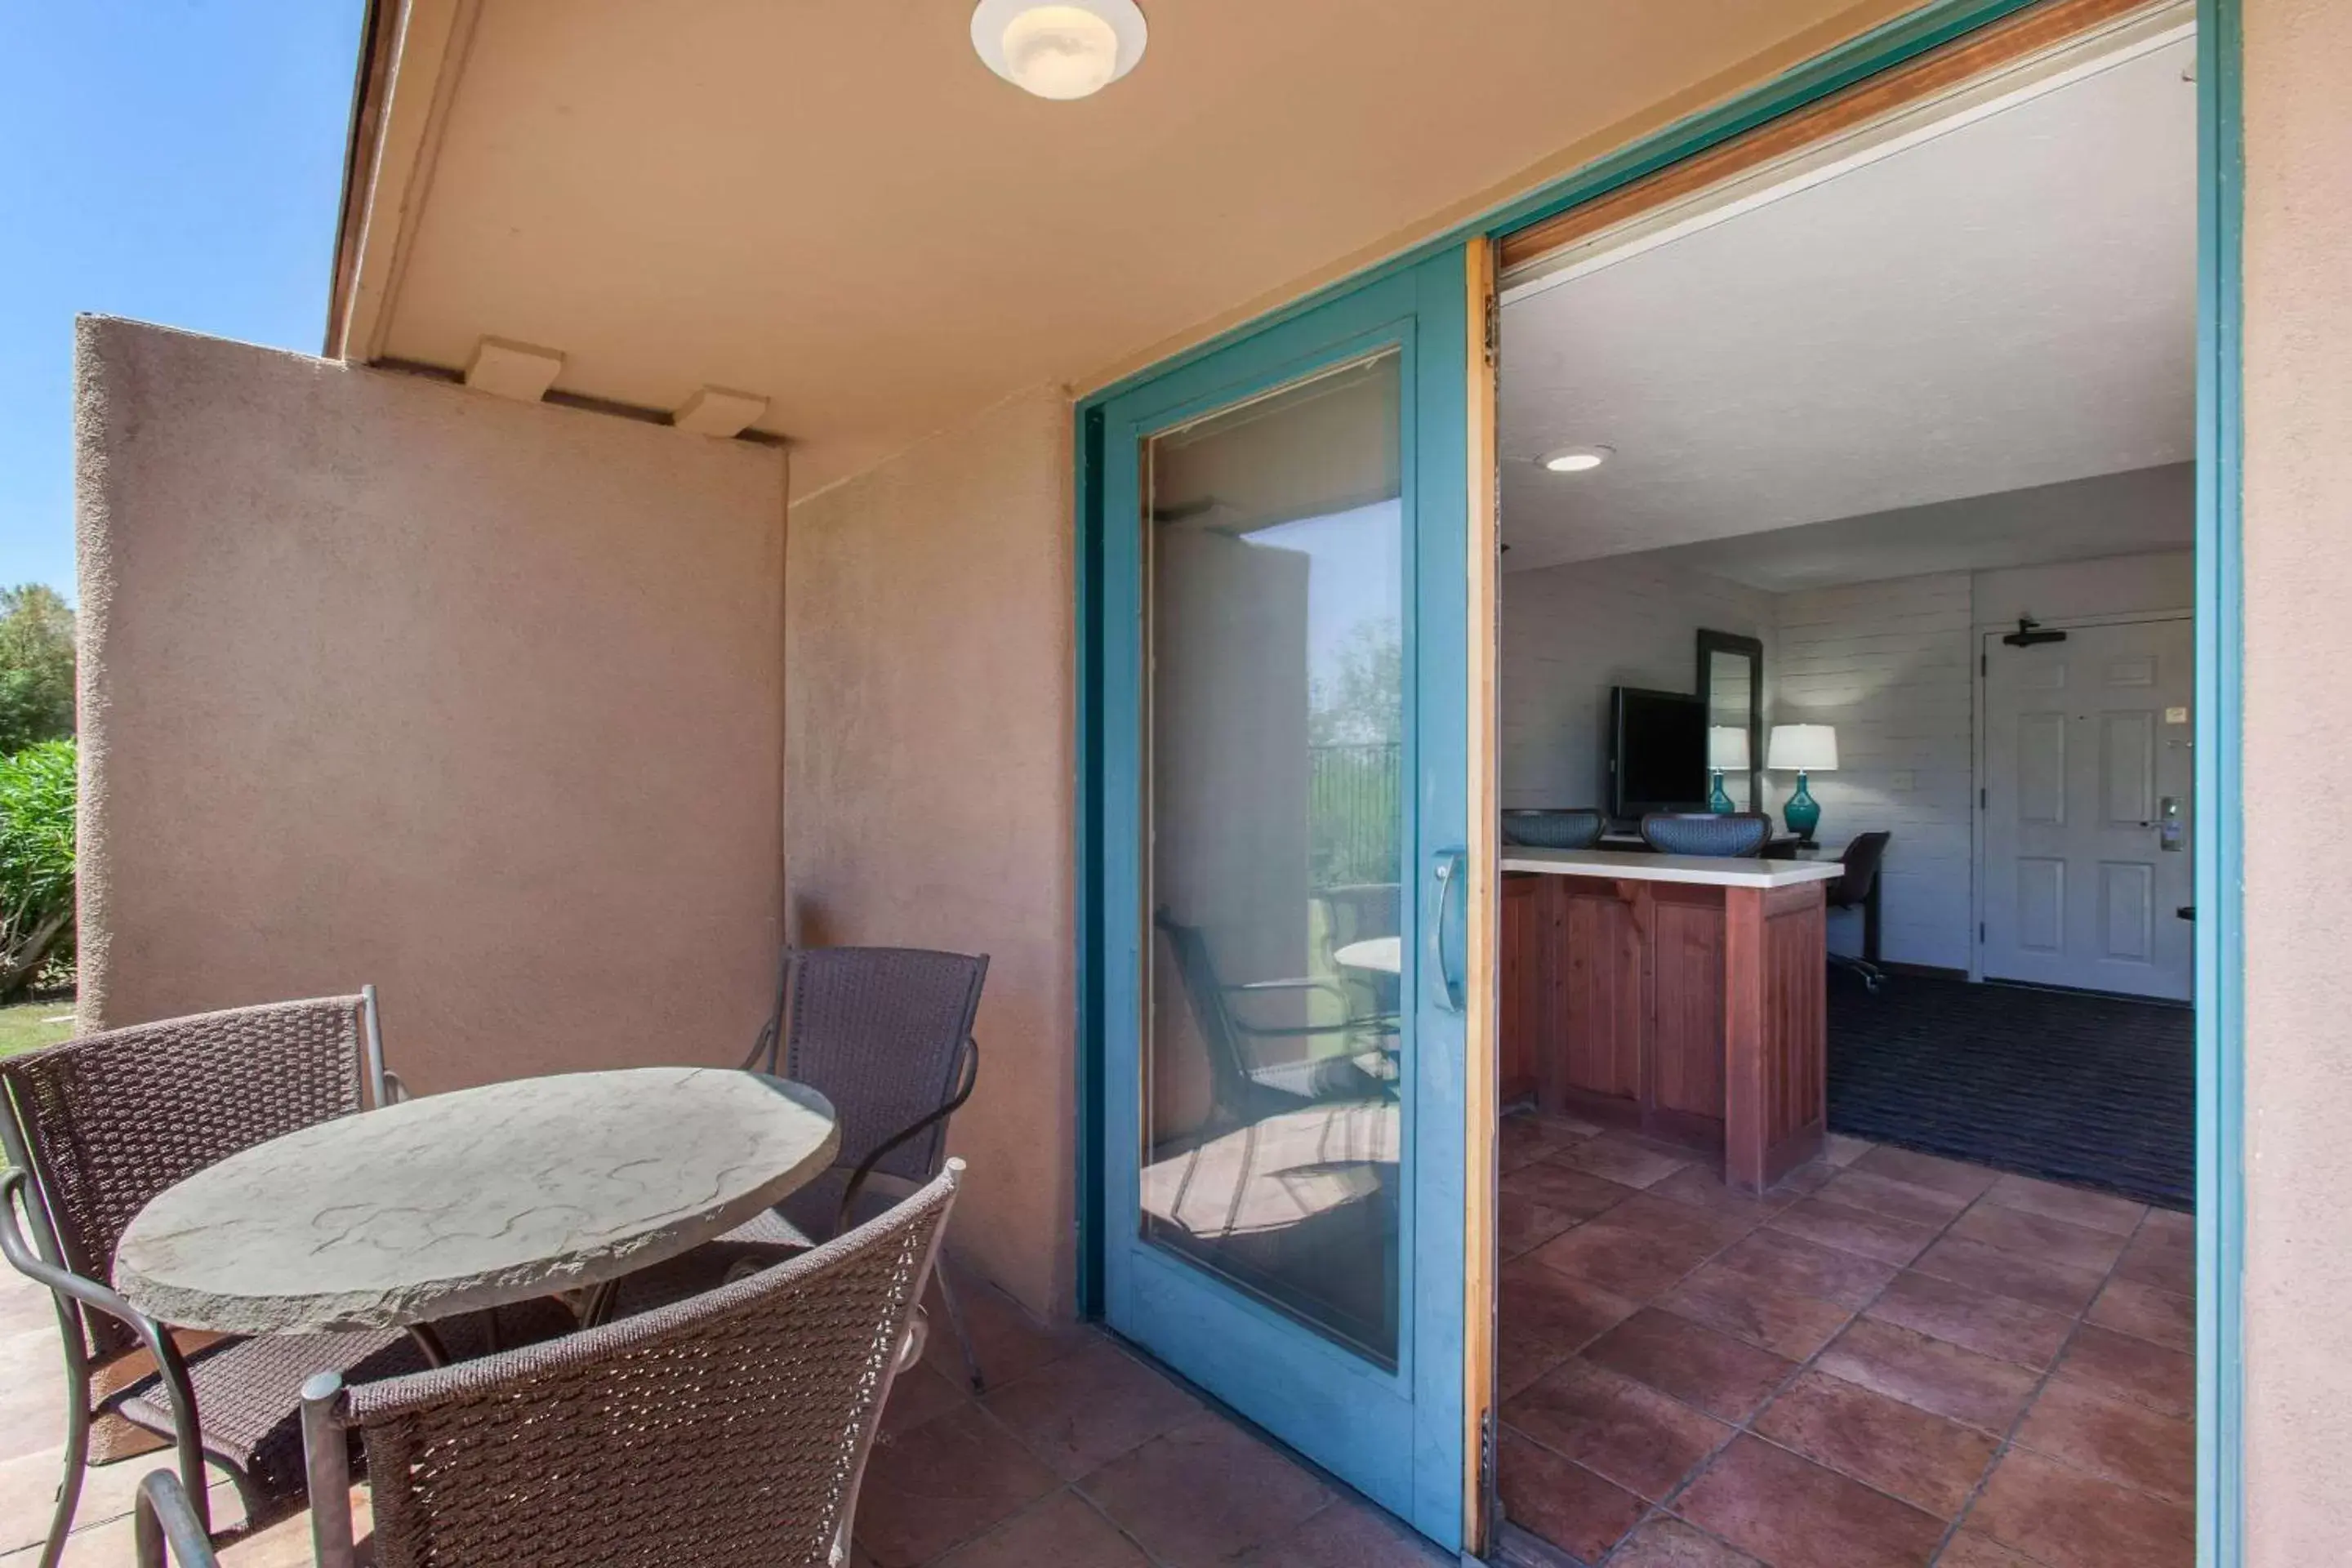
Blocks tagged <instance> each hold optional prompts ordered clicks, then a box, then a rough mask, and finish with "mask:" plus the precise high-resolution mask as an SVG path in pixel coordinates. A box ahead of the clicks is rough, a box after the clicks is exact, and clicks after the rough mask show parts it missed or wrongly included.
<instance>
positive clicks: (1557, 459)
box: [1536, 447, 1615, 474]
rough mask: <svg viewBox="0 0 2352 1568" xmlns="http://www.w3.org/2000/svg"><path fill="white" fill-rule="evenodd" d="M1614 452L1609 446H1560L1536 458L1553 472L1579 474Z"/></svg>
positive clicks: (1605, 460)
mask: <svg viewBox="0 0 2352 1568" xmlns="http://www.w3.org/2000/svg"><path fill="white" fill-rule="evenodd" d="M1614 453H1615V448H1614V447H1561V448H1560V449H1559V451H1557V452H1546V453H1545V454H1544V455H1543V456H1542V457H1540V458H1537V459H1536V461H1537V462H1538V463H1541V464H1542V465H1543V466H1544V467H1545V468H1549V469H1550V470H1551V471H1552V472H1553V473H1555V474H1580V473H1583V472H1585V471H1587V470H1588V469H1591V468H1599V467H1600V466H1601V464H1603V463H1605V462H1607V461H1608V460H1609V459H1610V458H1611V457H1612V456H1613V455H1614Z"/></svg>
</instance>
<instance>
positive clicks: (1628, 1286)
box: [1498, 1113, 2196, 1568]
mask: <svg viewBox="0 0 2352 1568" xmlns="http://www.w3.org/2000/svg"><path fill="white" fill-rule="evenodd" d="M1604 1138H1605V1139H1607V1140H1609V1142H1610V1147H1609V1148H1607V1149H1606V1150H1605V1151H1599V1152H1595V1151H1591V1150H1589V1149H1588V1148H1586V1147H1585V1143H1584V1141H1586V1140H1591V1141H1592V1142H1598V1141H1599V1140H1601V1139H1604ZM1628 1142H1629V1139H1628V1137H1627V1135H1626V1134H1623V1133H1595V1132H1594V1131H1592V1130H1591V1128H1590V1126H1589V1125H1588V1124H1585V1123H1581V1122H1577V1121H1573V1120H1561V1121H1551V1120H1549V1119H1546V1118H1541V1117H1538V1116H1534V1115H1532V1114H1528V1113H1521V1114H1518V1115H1515V1116H1512V1117H1509V1118H1507V1119H1506V1123H1505V1132H1504V1147H1505V1148H1506V1149H1507V1150H1509V1151H1512V1152H1513V1153H1512V1157H1511V1158H1510V1159H1508V1160H1507V1161H1506V1166H1507V1169H1506V1173H1505V1175H1504V1177H1503V1203H1504V1205H1505V1208H1506V1213H1507V1224H1506V1226H1504V1227H1503V1228H1504V1234H1505V1239H1504V1242H1503V1247H1504V1252H1505V1262H1504V1264H1503V1266H1502V1272H1501V1279H1502V1288H1501V1294H1502V1317H1501V1321H1500V1323H1499V1325H1498V1333H1499V1340H1500V1344H1501V1347H1502V1353H1501V1361H1502V1382H1501V1393H1502V1395H1503V1409H1502V1420H1503V1434H1502V1443H1501V1449H1500V1459H1501V1463H1500V1477H1499V1480H1500V1489H1501V1492H1502V1496H1503V1502H1504V1509H1505V1511H1506V1513H1507V1516H1508V1517H1509V1518H1510V1519H1511V1521H1513V1522H1514V1523H1515V1524H1517V1525H1518V1526H1519V1527H1521V1528H1522V1529H1526V1530H1528V1531H1531V1532H1533V1533H1535V1534H1537V1535H1538V1536H1540V1537H1541V1538H1542V1539H1543V1540H1544V1541H1546V1542H1548V1543H1549V1545H1550V1546H1551V1547H1552V1548H1553V1549H1555V1550H1556V1551H1558V1552H1565V1553H1567V1554H1568V1556H1569V1558H1570V1560H1571V1561H1573V1562H1576V1563H1585V1564H1591V1565H1602V1564H1605V1565H1606V1568H1759V1565H1760V1568H1848V1565H1852V1568H1882V1565H1884V1568H1895V1565H1899V1564H1921V1565H1925V1564H1928V1563H1934V1564H1937V1568H2167V1565H2168V1564H2186V1563H2189V1562H2190V1561H2191V1560H2192V1559H2193V1558H2194V1556H2195V1538H2196V1529H2195V1518H2194V1514H2193V1511H2192V1509H2191V1507H2190V1506H2189V1499H2190V1497H2191V1493H2192V1468H2193V1463H2194V1449H2195V1431H2194V1427H2193V1426H2192V1424H2191V1416H2192V1415H2193V1401H2194V1396H2195V1388H2196V1368H2195V1363H2194V1362H2193V1360H2192V1359H2191V1357H2190V1355H2189V1353H2188V1352H2189V1350H2190V1348H2191V1345H2190V1339H2189V1336H2190V1335H2191V1333H2192V1332H2193V1329H2194V1323H2195V1310H2194V1306H2195V1304H2194V1301H2193V1300H2192V1299H2191V1297H2190V1295H2189V1291H2190V1290H2192V1289H2193V1288H2194V1285H2193V1281H2194V1278H2195V1273H2194V1260H2193V1256H2192V1252H2193V1246H2194V1235H2195V1231H2194V1226H2193V1225H2192V1223H2191V1222H2190V1221H2189V1218H2188V1216H2186V1215H2175V1214H2169V1213H2167V1212H2165V1211H2162V1210H2149V1209H2147V1208H2146V1207H2145V1206H2144V1205H2139V1204H2136V1203H2131V1202H2128V1201H2126V1200H2124V1199H2120V1198H2116V1197H2111V1196H2108V1195H2106V1194H2098V1193H2086V1192H2079V1191H2076V1190H2074V1189H2073V1188H2069V1187H2061V1186H2054V1185H2053V1184H2049V1183H2046V1182H2037V1181H2032V1180H2030V1179H2028V1178H2026V1177H2021V1176H2014V1175H2003V1174H2001V1173H1999V1172H1995V1171H1991V1170H1987V1169H1984V1168H1982V1167H1980V1166H1974V1165H1968V1164H1963V1163H1959V1162H1957V1161H1952V1160H1944V1159H1939V1158H1937V1157H1936V1156H1934V1155H1929V1154H1918V1153H1913V1152H1909V1151H1907V1150H1901V1149H1894V1148H1887V1147H1874V1146H1872V1145H1870V1144H1867V1143H1864V1142H1861V1141H1860V1140H1856V1139H1851V1138H1832V1140H1831V1147H1830V1150H1829V1152H1828V1156H1827V1157H1826V1158H1825V1159H1823V1160H1822V1161H1820V1162H1817V1163H1815V1164H1813V1165H1811V1166H1808V1167H1806V1168H1804V1169H1803V1170H1801V1171H1799V1172H1796V1173H1792V1175H1791V1177H1790V1180H1789V1181H1787V1182H1785V1183H1783V1184H1782V1185H1781V1186H1780V1188H1778V1189H1776V1190H1775V1191H1773V1192H1771V1193H1769V1194H1765V1195H1764V1196H1762V1197H1760V1198H1754V1197H1743V1196H1741V1195H1739V1194H1735V1193H1732V1192H1731V1191H1729V1189H1727V1187H1725V1186H1724V1184H1723V1183H1722V1180H1721V1177H1720V1176H1719V1175H1718V1174H1717V1173H1716V1172H1715V1171H1714V1170H1712V1169H1710V1168H1709V1166H1708V1165H1707V1163H1705V1162H1696V1163H1694V1162H1692V1161H1691V1160H1690V1159H1689V1157H1688V1156H1686V1155H1685V1156H1680V1157H1679V1159H1680V1162H1681V1163H1679V1165H1678V1166H1677V1167H1676V1168H1675V1169H1673V1170H1672V1171H1665V1170H1664V1169H1663V1168H1662V1167H1663V1166H1664V1164H1666V1163H1672V1162H1674V1161H1675V1159H1676V1158H1677V1156H1675V1155H1673V1154H1671V1153H1670V1152H1668V1151H1667V1150H1666V1149H1665V1147H1664V1146H1663V1145H1659V1146H1657V1147H1656V1148H1655V1149H1654V1151H1653V1152H1655V1153H1656V1154H1657V1155H1658V1156H1659V1158H1658V1160H1656V1161H1654V1162H1650V1163H1643V1162H1642V1161H1639V1160H1636V1159H1634V1158H1633V1157H1632V1155H1630V1154H1629V1153H1628V1152H1627V1150H1626V1148H1625V1145H1626V1144H1627V1143H1628ZM1630 1142H1635V1143H1638V1142H1639V1141H1638V1140H1631V1141H1630ZM1610 1171H1614V1172H1618V1173H1622V1174H1623V1175H1625V1176H1636V1177H1639V1178H1642V1179H1640V1180H1637V1181H1628V1180H1619V1181H1618V1182H1617V1183H1616V1184H1615V1185H1616V1188H1617V1191H1616V1194H1615V1197H1614V1199H1613V1201H1612V1199H1611V1198H1610V1196H1609V1194H1606V1193H1603V1192H1599V1191H1596V1190H1595V1189H1594V1188H1593V1187H1592V1186H1591V1181H1592V1180H1593V1179H1595V1173H1601V1172H1610ZM1568 1175H1572V1176H1574V1177H1577V1178H1580V1179H1579V1180H1577V1181H1575V1182H1573V1183H1569V1182H1565V1181H1564V1180H1563V1176H1568ZM1564 1192H1572V1193H1573V1194H1575V1197H1576V1200H1577V1201H1576V1211H1575V1212H1574V1213H1572V1214H1571V1213H1567V1212H1563V1211H1559V1210H1555V1209H1553V1208H1551V1207H1550V1206H1549V1205H1548V1204H1547V1197H1548V1195H1549V1194H1559V1193H1564ZM1677 1205H1678V1206H1677ZM1547 1276H1549V1278H1547Z"/></svg>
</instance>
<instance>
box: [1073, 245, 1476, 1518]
mask: <svg viewBox="0 0 2352 1568" xmlns="http://www.w3.org/2000/svg"><path fill="white" fill-rule="evenodd" d="M1464 266H1465V258H1464V257H1463V255H1462V254H1461V253H1460V252H1458V251H1456V252H1452V253H1449V254H1448V255H1446V256H1444V257H1441V258H1437V259H1435V260H1433V261H1431V262H1428V263H1425V264H1423V265H1422V266H1420V267H1417V268H1412V269H1411V270H1409V271H1405V272H1402V273H1398V274H1395V275H1392V276H1390V277H1388V278H1384V279H1381V280H1379V281H1377V282H1374V283H1371V284H1369V285H1367V286H1364V287H1362V288H1360V289H1356V290H1354V291H1351V292H1349V293H1348V294H1347V295H1345V296H1343V297H1341V298H1339V299H1338V300H1332V301H1329V302H1327V303H1325V304H1322V305H1320V306H1318V307H1316V308H1314V309H1312V310H1307V311H1306V312H1303V313H1301V314H1298V315H1296V316H1293V317H1291V318H1289V319H1287V320H1286V321H1282V322H1281V323H1279V324H1277V325H1276V326H1273V327H1269V328H1267V329H1265V330H1264V331H1260V332H1258V333H1256V334H1255V335H1253V336H1251V337H1249V338H1248V339H1246V340H1244V341H1243V342H1239V343H1236V344H1234V345H1231V346H1228V347H1225V348H1223V349H1222V350H1220V351H1218V352H1216V353H1213V354H1211V355H1208V356H1205V357H1202V358H1200V359H1196V360H1193V361H1192V362H1190V363H1186V364H1184V365H1182V366H1181V367H1180V368H1178V369H1176V370H1173V371H1171V372H1169V373H1167V374H1164V375H1161V376H1160V377H1157V378H1155V379H1153V380H1152V381H1150V382H1149V383H1147V384H1143V385H1141V386H1139V387H1136V388H1134V389H1131V390H1129V391H1128V392H1126V393H1124V394H1122V395H1118V396H1117V397H1115V398H1113V399H1111V400H1110V401H1109V402H1108V403H1107V404H1106V405H1105V406H1104V447H1103V459H1102V461H1103V467H1102V474H1103V483H1104V496H1103V507H1104V516H1105V519H1106V521H1107V525H1106V531H1105V536H1104V594H1103V603H1104V607H1105V612H1106V626H1108V627H1109V628H1111V630H1109V631H1108V633H1107V634H1106V637H1105V643H1106V648H1105V654H1104V663H1103V670H1104V679H1105V682H1106V686H1105V689H1106V695H1107V700H1106V708H1107V710H1108V713H1109V714H1110V715H1111V716H1112V717H1111V718H1110V720H1109V721H1108V722H1107V724H1106V726H1105V743H1106V753H1107V754H1106V757H1105V785H1104V795H1103V801H1104V822H1105V837H1106V849H1105V854H1104V862H1105V869H1106V873H1107V874H1106V879H1105V880H1106V883H1107V886H1106V888H1105V889H1104V899H1105V902H1104V908H1106V909H1107V910H1114V911H1118V913H1117V914H1116V915H1114V916H1112V917H1110V919H1109V920H1108V922H1107V923H1108V931H1109V936H1110V940H1109V941H1108V942H1106V944H1105V945H1106V954H1107V972H1106V975H1105V982H1106V984H1105V1004H1106V1006H1105V1016H1106V1017H1107V1018H1108V1026H1107V1028H1106V1038H1107V1046H1106V1056H1107V1060H1106V1062H1105V1072H1104V1085H1105V1089H1106V1105H1107V1112H1106V1116H1105V1123H1104V1132H1105V1137H1104V1149H1105V1152H1104V1155H1103V1160H1104V1169H1103V1171H1102V1172H1101V1180H1102V1183H1103V1193H1104V1220H1103V1225H1104V1231H1105V1238H1104V1249H1103V1259H1104V1283H1105V1297H1106V1300H1105V1308H1106V1315H1107V1317H1108V1321H1109V1322H1110V1324H1111V1326H1112V1327H1113V1328H1114V1329H1116V1330H1118V1331H1119V1332H1121V1333H1122V1334H1125V1335H1127V1336H1128V1337H1129V1338H1130V1339H1133V1340H1135V1341H1137V1342H1139V1343H1141V1344H1142V1345H1144V1346H1145V1347H1146V1348H1148V1349H1150V1350H1151V1351H1152V1352H1155V1353H1157V1354H1158V1355H1160V1357H1161V1358H1162V1359H1164V1360H1166V1361H1167V1362H1169V1363H1171V1364H1172V1365H1173V1366H1175V1367H1176V1368H1177V1369H1178V1370H1179V1371H1181V1372H1182V1373H1184V1374H1185V1375H1186V1376H1188V1377H1190V1378H1192V1380H1193V1381H1195V1382H1196V1383H1199V1384H1202V1386H1203V1387H1205V1388H1207V1389H1208V1390H1209V1391H1210V1392H1212V1393H1213V1394H1216V1395H1217V1396H1218V1397H1220V1398H1221V1399H1223V1400H1225V1401H1226V1402H1227V1403H1229V1404H1231V1405H1234V1407H1235V1408H1236V1409H1238V1410H1240V1411H1241V1412H1242V1413H1243V1414H1244V1415H1247V1416H1248V1417H1250V1418H1251V1419H1252V1420H1254V1421H1256V1422H1257V1423H1258V1424H1260V1425H1261V1426H1265V1428H1266V1429H1268V1430H1269V1431H1271V1432H1273V1433H1274V1434H1276V1436H1279V1437H1281V1438H1282V1439H1283V1440H1284V1441H1286V1442H1287V1443H1289V1444H1290V1445H1291V1446H1293V1447H1296V1448H1297V1449H1298V1450H1300V1451H1301V1452H1302V1453H1304V1454H1306V1455H1307V1457H1308V1458H1312V1459H1314V1460H1316V1461H1317V1462H1318V1463H1319V1464H1321V1465H1323V1466H1324V1467H1326V1468H1328V1469H1330V1470H1331V1471H1333V1472H1334V1473H1335V1474H1337V1475H1339V1477H1341V1478H1342V1479H1345V1480H1347V1481H1349V1483H1350V1484H1352V1485H1354V1486H1355V1487H1357V1488H1358V1489H1360V1490H1362V1491H1363V1492H1365V1493H1366V1494H1368V1495H1369V1496H1370V1497H1372V1498H1373V1499H1375V1500H1378V1501H1380V1502H1381V1503H1382V1504H1383V1505H1385V1506H1386V1507H1388V1508H1389V1509H1391V1510H1393V1511H1394V1512H1396V1513H1397V1514H1399V1515H1400V1516H1402V1517H1403V1518H1404V1519H1406V1520H1408V1521H1411V1522H1412V1524H1414V1525H1415V1526H1416V1527H1417V1528H1419V1529H1420V1530H1421V1531H1423V1533H1425V1534H1427V1535H1430V1536H1431V1537H1433V1538H1434V1539H1436V1540H1439V1541H1441V1542H1444V1543H1446V1544H1447V1545H1449V1546H1451V1545H1454V1544H1456V1543H1458V1541H1459V1539H1460V1532H1461V1512H1462V1499H1463V1495H1464V1489H1463V1459H1464V1456H1463V1429H1464V1428H1463V1415H1462V1406H1463V1373H1462V1368H1463V1354H1462V1334H1463V1275H1464V1254H1465V1247H1464V1235H1463V1231H1464V1220H1463V1215H1464V1208H1463V1158H1464V1156H1463V1136H1464V1126H1463V1117H1464V1110H1463V1084H1464V1075H1463V1069H1464V1061H1463V1056H1464V1041H1463V1024H1462V1004H1463V975H1462V966H1463V963H1464V957H1463V951H1462V937H1463V925H1464V914H1465V911H1464V908H1463V903H1462V899H1463V895H1464V892H1465V888H1464V880H1465V879H1464V876H1463V857H1464V853H1465V846H1466V845H1467V843H1468V834H1467V821H1466V813H1467V808H1466V804H1465V777H1466V759H1467V753H1466V735H1467V732H1468V731H1467V714H1466V697H1465V693H1466V689H1467V681H1466V677H1465V649H1466V647H1467V646H1468V637H1467V631H1466V626H1465V613H1466V605H1467V587H1466V584H1467V582H1468V573H1467V572H1466V570H1465V551H1466V548H1467V545H1466V535H1465V512H1466V510H1467V508H1466V501H1465V493H1466V467H1465V369H1466V367H1465V354H1466V352H1467V343H1468V334H1467V331H1466V326H1465V287H1464V277H1465V274H1464ZM1121 926H1124V927H1125V928H1126V929H1125V930H1124V931H1123V932H1122V931H1121V930H1120V927H1121Z"/></svg>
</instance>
